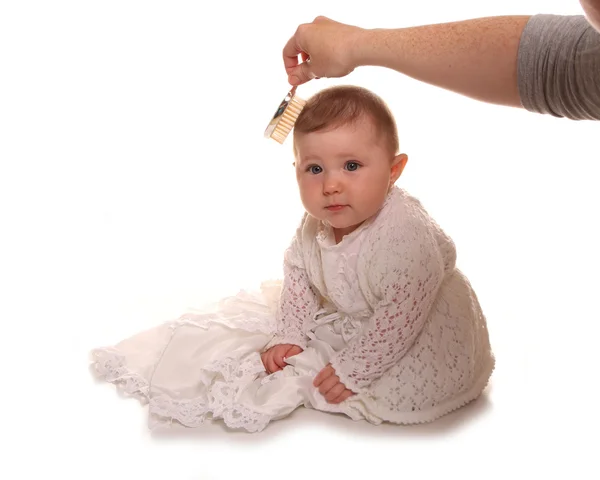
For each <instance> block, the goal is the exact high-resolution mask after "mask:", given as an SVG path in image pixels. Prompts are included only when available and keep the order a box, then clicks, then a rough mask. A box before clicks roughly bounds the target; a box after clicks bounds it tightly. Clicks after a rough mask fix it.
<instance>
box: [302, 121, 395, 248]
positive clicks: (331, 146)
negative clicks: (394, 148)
mask: <svg viewBox="0 0 600 480" xmlns="http://www.w3.org/2000/svg"><path fill="white" fill-rule="evenodd" d="M295 146H296V178H297V180H298V186H299V188H300V197H301V199H302V203H303V205H304V208H305V209H306V211H307V212H308V213H310V214H311V215H312V216H313V217H316V218H318V219H319V220H322V221H324V222H327V223H329V224H330V225H331V226H332V227H333V228H334V230H335V231H336V237H339V238H341V237H342V236H343V235H347V234H348V233H351V232H352V231H353V230H355V229H356V228H358V226H360V224H361V223H363V222H364V221H365V220H367V219H368V218H369V217H371V216H373V215H374V214H376V213H377V212H378V210H379V209H380V208H381V206H382V205H383V202H384V200H385V198H386V196H387V193H388V191H389V188H390V186H391V185H392V184H393V181H394V180H395V178H393V169H392V165H393V164H394V159H395V158H396V159H397V158H398V157H394V155H393V154H391V153H390V152H389V149H388V148H387V147H386V145H384V142H382V141H381V139H379V138H378V136H377V135H376V134H375V129H374V128H373V126H372V124H371V122H370V121H369V120H367V119H363V120H360V121H359V122H357V123H356V124H355V125H346V126H342V127H338V128H335V129H333V130H327V131H320V132H313V133H306V134H297V135H296V138H295ZM400 157H405V156H400Z"/></svg>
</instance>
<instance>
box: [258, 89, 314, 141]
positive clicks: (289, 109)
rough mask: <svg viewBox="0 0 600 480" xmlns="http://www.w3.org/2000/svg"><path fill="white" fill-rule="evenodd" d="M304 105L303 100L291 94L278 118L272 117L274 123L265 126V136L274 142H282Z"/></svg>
mask: <svg viewBox="0 0 600 480" xmlns="http://www.w3.org/2000/svg"><path fill="white" fill-rule="evenodd" d="M304 105H306V101H305V100H302V99H301V98H298V97H295V96H293V97H292V98H291V99H290V101H289V103H288V105H287V106H286V107H285V110H284V111H283V113H282V114H281V115H280V116H279V118H278V119H277V118H275V119H274V121H275V122H274V123H275V124H274V125H273V124H270V125H269V127H267V131H266V134H267V136H268V137H270V138H272V139H273V140H275V141H276V142H278V143H280V144H283V142H284V141H285V139H286V138H287V136H288V135H289V134H290V132H291V131H292V128H294V124H295V123H296V120H297V119H298V116H299V115H300V112H301V111H302V109H303V108H304Z"/></svg>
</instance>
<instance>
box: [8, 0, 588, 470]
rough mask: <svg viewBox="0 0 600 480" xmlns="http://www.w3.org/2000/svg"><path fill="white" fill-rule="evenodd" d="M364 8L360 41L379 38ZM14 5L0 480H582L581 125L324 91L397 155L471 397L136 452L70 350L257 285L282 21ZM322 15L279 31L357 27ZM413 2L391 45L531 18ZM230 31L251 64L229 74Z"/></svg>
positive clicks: (183, 437) (377, 82)
mask: <svg viewBox="0 0 600 480" xmlns="http://www.w3.org/2000/svg"><path fill="white" fill-rule="evenodd" d="M371 3H373V5H372V7H373V8H372V9H370V10H369V12H370V16H369V17H368V18H367V17H364V21H365V22H367V23H368V22H370V23H372V24H373V25H377V24H378V23H379V22H381V24H385V25H389V24H393V23H394V22H392V21H391V19H390V17H389V16H386V15H384V13H382V12H384V10H383V4H384V3H387V2H370V4H371ZM509 3H510V2H509ZM25 4H26V2H22V3H21V5H25ZM14 5H16V3H15V4H14ZM14 5H13V6H12V7H10V8H9V7H4V6H3V7H2V8H3V9H4V8H6V9H7V12H8V14H10V15H12V17H11V16H10V15H8V14H5V15H1V16H0V17H1V18H0V22H2V21H4V22H5V24H4V25H2V26H3V28H2V29H1V32H0V35H5V36H6V39H4V40H7V41H8V40H10V41H11V42H12V43H7V42H0V43H2V44H3V45H4V46H5V47H3V48H4V51H3V52H1V55H4V60H5V61H4V63H3V65H5V66H6V67H7V70H6V71H8V72H9V73H10V75H9V76H8V77H4V78H3V79H2V80H5V81H8V83H7V86H6V88H3V93H4V94H8V95H6V98H5V99H2V100H3V101H4V106H3V107H2V111H1V112H0V120H1V127H2V128H1V129H0V132H2V133H0V135H4V137H3V138H2V137H0V168H1V171H0V221H1V223H0V228H1V232H0V246H1V248H0V282H1V283H0V284H1V287H2V288H1V290H0V292H1V294H0V295H1V296H0V319H1V321H2V326H1V327H0V338H1V339H2V347H1V348H0V374H1V377H0V378H1V383H0V386H1V388H2V393H1V394H0V406H1V410H0V411H1V412H2V414H3V419H2V425H1V426H0V439H2V440H3V442H2V443H3V445H4V447H3V450H2V452H3V453H2V455H1V457H2V461H1V462H0V478H3V479H11V480H13V479H21V478H47V477H48V475H50V474H54V473H56V474H58V475H60V477H61V478H65V479H67V478H69V479H70V478H78V479H85V480H95V479H113V480H120V479H132V478H144V479H155V478H156V479H158V478H170V479H190V480H191V479H194V480H196V479H217V478H218V479H235V478H266V477H276V478H285V479H294V478H335V479H338V478H408V477H411V478H415V477H419V478H461V479H470V478H502V479H505V478H516V479H521V478H528V479H531V478H543V476H545V475H548V474H553V473H556V474H558V475H559V476H560V478H573V479H578V480H583V479H588V478H590V479H592V478H596V479H597V478H600V473H599V468H598V463H597V452H598V445H599V443H598V437H597V435H598V431H599V430H600V414H599V413H598V412H599V408H598V398H599V393H600V389H599V388H598V367H599V365H600V362H599V360H598V354H597V345H598V340H597V339H598V336H599V335H600V328H599V327H598V325H599V322H600V313H599V312H600V309H599V295H598V288H599V287H600V281H599V280H598V272H599V271H600V254H599V249H598V245H599V241H600V234H599V226H600V220H599V215H598V207H599V206H600V194H599V193H598V179H599V178H600V169H599V167H598V164H599V162H600V150H599V149H598V138H600V134H598V125H596V124H591V123H585V122H568V121H561V120H557V119H553V118H549V117H540V116H536V115H533V114H527V113H525V112H521V111H516V110H509V109H502V108H499V107H493V106H490V105H482V104H478V103H477V102H473V101H471V100H468V99H465V98H462V97H458V96H456V95H451V94H449V93H446V92H442V91H439V90H437V89H433V88H431V87H425V86H423V85H418V84H417V83H416V82H412V81H410V80H408V79H406V78H404V77H401V76H399V75H398V74H395V73H393V72H384V71H381V70H370V69H364V70H360V71H356V72H355V73H354V74H353V75H352V76H350V77H348V78H346V79H345V80H344V81H343V82H340V83H345V82H350V83H357V84H361V85H363V86H366V87H368V88H372V89H373V90H375V91H376V92H377V93H379V94H381V95H382V96H383V97H384V98H385V99H386V100H388V102H389V103H390V105H391V107H392V109H393V110H394V112H395V113H396V115H397V120H398V124H399V129H400V138H401V147H402V150H403V151H405V152H407V153H408V154H409V158H410V159H409V163H408V166H407V169H406V172H405V175H404V176H403V177H402V178H401V179H400V181H399V184H400V185H401V186H403V187H405V188H407V189H408V190H409V191H410V192H411V193H413V194H415V195H416V196H418V197H419V198H420V199H421V200H422V201H423V203H424V205H425V206H426V208H428V209H429V211H430V212H431V213H432V215H433V216H434V217H435V218H436V219H437V220H438V221H439V223H440V224H441V225H442V226H443V227H444V228H445V229H446V230H447V232H448V233H449V234H450V235H451V236H452V237H453V238H454V240H455V242H456V244H457V247H458V264H459V266H460V268H461V269H462V270H463V271H464V272H465V273H466V274H467V275H468V276H469V278H470V279H471V281H472V283H473V285H474V287H475V289H476V290H477V292H478V294H479V296H480V300H481V303H482V305H483V307H484V309H485V312H486V315H487V317H488V322H489V328H490V332H491V339H492V343H493V347H494V351H495V354H496V357H497V369H496V371H495V373H494V375H493V377H492V382H491V385H490V386H489V388H488V389H487V390H486V392H485V395H484V396H483V397H482V398H480V399H479V400H477V401H476V402H475V403H473V404H471V405H469V406H468V407H465V408H463V409H461V410H459V411H458V412H456V413H454V414H451V415H449V416H447V417H444V418H443V419H441V420H439V421H437V422H435V423H433V424H429V425H421V426H414V427H400V426H390V425H382V426H377V427H375V426H371V425H368V424H365V423H362V422H359V423H355V422H353V421H351V420H349V419H346V418H344V417H341V416H332V415H327V414H324V413H320V412H314V411H307V410H304V409H301V410H298V411H297V412H295V413H294V414H293V415H292V416H291V417H289V418H287V419H285V420H281V421H279V422H276V423H273V424H271V425H270V426H269V427H268V428H267V429H266V430H265V431H263V432H262V433H260V434H253V435H251V434H246V433H241V432H229V431H226V430H225V429H224V428H223V427H222V426H221V424H215V425H207V426H206V427H205V428H201V429H198V430H195V431H190V430H184V429H178V428H176V429H173V430H172V431H169V432H150V431H149V430H148V429H147V427H146V418H145V409H144V408H142V407H140V405H139V404H138V403H137V401H135V400H133V399H124V398H121V397H120V396H119V395H118V394H116V392H115V389H114V388H113V387H112V386H110V385H104V384H97V383H96V382H94V380H93V379H92V376H91V375H90V373H89V371H88V359H87V353H88V351H89V350H90V349H91V348H93V347H95V346H100V345H107V344H111V343H114V342H117V341H119V340H120V339H122V338H124V337H125V336H128V335H130V334H132V333H135V332H137V331H139V330H141V329H144V328H148V327H151V326H154V325H156V324H157V323H160V322H162V321H165V320H170V319H172V318H175V317H177V316H179V315H180V314H181V313H183V312H184V311H186V310H187V309H188V308H193V307H199V306H201V305H202V304H204V303H206V302H210V301H212V300H216V299H218V298H220V297H222V296H224V295H228V294H232V293H235V292H236V291H237V290H238V289H240V288H251V287H252V286H254V285H256V284H257V283H258V282H260V281H261V280H263V279H267V278H272V277H276V276H278V275H279V274H280V268H281V252H282V250H283V249H284V248H285V246H286V245H287V242H288V241H289V239H290V238H291V235H292V233H293V230H294V228H295V225H296V223H297V221H298V220H299V215H300V213H301V205H300V204H299V200H298V198H297V192H296V188H295V184H294V178H293V172H292V167H291V162H292V156H291V149H290V144H289V143H286V144H285V145H284V146H283V147H282V146H279V145H277V144H275V142H272V141H267V140H264V139H263V138H262V131H263V130H264V127H265V126H266V122H268V120H269V118H270V115H271V114H272V113H273V111H274V110H275V108H276V107H277V105H278V103H279V101H280V100H281V98H282V97H283V95H284V94H285V91H286V88H287V86H286V83H285V78H284V77H283V76H282V75H281V65H280V63H279V62H280V59H279V54H280V49H281V46H282V45H281V43H282V41H283V40H282V39H283V38H284V37H286V36H287V35H289V33H291V31H293V28H294V25H295V24H296V23H297V22H296V21H295V20H294V17H292V16H291V14H292V13H293V8H292V6H286V7H285V11H282V21H281V22H280V23H277V22H273V23H271V24H270V26H271V27H272V30H270V31H268V29H266V27H267V23H268V22H267V21H266V17H265V19H264V20H263V22H262V23H259V24H258V26H259V30H260V31H261V32H262V33H261V34H262V36H258V37H253V36H252V35H254V34H256V25H254V26H251V25H247V24H246V23H244V22H243V18H244V17H247V16H248V15H249V13H251V12H250V10H251V8H250V7H249V6H244V5H249V4H243V5H239V6H237V7H236V10H235V11H236V16H235V20H232V22H233V25H232V28H233V30H231V31H230V32H229V33H230V34H231V35H230V36H227V35H225V34H224V33H223V30H222V28H221V27H219V25H222V23H219V22H217V21H215V22H212V21H211V20H210V18H211V17H209V16H207V15H203V14H204V13H206V12H204V11H201V9H200V7H195V6H193V5H192V4H185V5H184V4H179V3H178V4H177V5H176V6H175V5H174V4H171V3H169V4H165V5H164V6H162V7H157V6H155V5H154V6H152V7H149V6H146V7H144V6H142V5H146V4H142V3H137V2H131V3H129V2H126V3H123V2H105V3H104V4H103V5H104V6H102V7H100V6H96V7H92V6H90V5H87V4H85V6H83V5H84V4H82V3H81V2H72V3H69V2H53V7H49V6H48V4H46V3H44V4H43V5H46V6H45V7H44V6H43V5H42V4H41V3H40V4H39V5H38V6H37V7H36V9H33V10H28V9H26V8H25V6H22V7H16V6H14ZM227 5H228V4H223V5H222V6H219V7H218V8H219V9H220V10H219V12H220V13H221V14H222V15H224V14H225V11H226V10H227V8H228V7H227ZM340 5H341V4H338V5H337V9H336V8H333V7H330V6H328V7H327V9H326V10H327V11H325V12H321V11H320V10H319V8H320V6H319V5H317V4H316V3H314V4H313V3H310V2H308V3H307V9H306V11H305V12H304V13H303V15H302V17H303V21H304V20H310V19H311V18H312V17H314V16H315V15H316V14H317V13H325V14H327V15H330V16H332V17H334V18H335V17H336V15H335V14H336V12H343V14H342V13H340V14H339V15H337V18H338V19H340V20H343V21H348V22H350V21H355V22H357V23H358V22H360V20H361V18H363V17H362V15H363V14H364V13H365V10H363V9H361V8H360V7H358V6H351V7H348V6H347V5H346V2H344V5H346V6H345V7H344V9H342V7H341V6H340ZM428 5H429V3H428V4H427V5H425V4H424V6H420V7H419V8H418V9H417V8H416V7H415V8H414V9H413V6H411V7H410V9H409V7H408V6H406V7H402V8H400V7H398V12H397V14H398V16H399V17H400V16H401V15H403V16H402V18H404V19H405V20H404V21H403V22H402V25H406V24H411V23H419V22H433V21H437V20H440V19H457V18H464V17H467V16H474V15H480V14H487V13H493V14H497V13H512V12H513V11H515V12H516V13H523V11H524V10H525V11H526V12H527V11H528V12H529V13H531V12H536V11H540V10H544V11H551V10H552V9H551V8H550V7H548V8H547V9H545V8H544V7H543V6H542V4H541V3H540V2H531V8H530V9H528V8H526V7H527V6H523V4H518V5H517V3H512V4H510V5H508V6H507V5H504V4H503V6H502V9H500V6H497V7H496V9H495V10H494V11H493V12H492V11H489V9H488V10H486V12H483V11H482V9H481V8H483V7H480V6H478V5H480V2H479V3H477V4H474V3H472V4H471V6H472V9H471V10H469V9H468V8H466V7H464V8H463V10H461V13H460V14H459V13H455V12H453V11H448V12H446V14H445V15H441V16H440V15H434V17H435V18H434V19H431V18H430V17H428V12H429V11H430V9H429V6H428ZM440 5H441V4H440ZM444 5H446V4H445V3H444ZM511 6H514V8H515V9H516V8H517V7H518V8H519V11H516V10H511V9H510V7H511ZM272 8H275V7H274V6H272ZM277 8H279V6H278V7H277ZM282 8H283V7H282ZM553 8H554V7H553ZM573 10H575V12H576V11H577V5H575V6H572V8H571V11H569V12H567V13H572V12H573ZM554 11H557V10H556V9H554ZM7 12H5V13H7ZM377 12H379V13H377ZM563 12H564V10H563ZM560 13H562V12H560ZM201 14H202V15H201ZM284 14H285V15H284ZM304 17H306V18H304ZM7 19H12V22H11V21H8V20H7ZM48 19H51V20H52V22H50V23H48ZM7 32H8V33H7ZM265 32H266V33H265ZM224 35H225V36H227V38H225V37H224ZM230 37H231V38H233V39H235V38H246V37H247V38H255V40H253V41H254V43H255V46H256V49H257V51H262V52H263V53H262V54H261V55H257V56H254V57H252V56H250V55H249V56H247V57H246V56H244V57H243V58H238V57H233V55H234V53H235V50H236V48H235V45H234V44H232V43H228V41H229V42H231V38H230ZM211 38H212V39H213V40H212V43H209V44H210V45H216V46H214V48H207V49H204V50H203V51H202V52H199V51H198V49H199V45H206V42H207V41H209V40H211ZM228 39H229V40H228ZM203 42H204V43H203ZM7 45H12V47H11V48H7V47H6V46H7ZM220 55H231V56H232V57H231V58H236V62H237V63H236V64H235V65H231V64H230V63H231V62H225V61H223V60H220ZM200 58H202V62H204V63H202V62H201V61H200ZM256 70H258V71H260V72H262V75H263V76H262V77H260V78H256V77H255V76H249V77H248V78H245V77H244V76H243V72H253V71H256ZM6 79H8V80H6ZM2 80H0V81H2ZM330 83H335V81H326V80H323V81H322V83H320V84H317V83H314V85H312V86H307V87H306V88H305V89H304V91H303V92H302V95H305V96H307V95H310V93H312V91H314V90H316V89H317V88H320V87H321V86H324V85H327V84H330ZM240 102H242V103H240ZM390 470H391V472H392V473H390Z"/></svg>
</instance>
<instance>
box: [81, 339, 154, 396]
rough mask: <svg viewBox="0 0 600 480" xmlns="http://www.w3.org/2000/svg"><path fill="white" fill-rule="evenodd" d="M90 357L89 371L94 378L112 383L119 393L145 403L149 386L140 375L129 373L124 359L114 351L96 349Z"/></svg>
mask: <svg viewBox="0 0 600 480" xmlns="http://www.w3.org/2000/svg"><path fill="white" fill-rule="evenodd" d="M91 357H92V365H91V370H92V373H93V374H94V376H95V377H96V378H98V379H100V380H104V381H106V382H110V383H113V384H115V386H116V387H117V389H118V390H119V391H122V392H124V393H126V394H128V395H131V396H133V397H136V398H138V399H139V400H140V401H142V402H143V403H146V402H147V400H148V393H149V391H150V385H149V384H148V382H147V381H146V380H145V379H144V378H142V377H141V376H140V375H137V374H134V373H132V372H130V371H129V369H128V368H127V367H126V366H125V357H124V356H123V355H121V354H119V353H118V352H117V350H116V349H114V348H98V349H95V350H93V351H92V353H91Z"/></svg>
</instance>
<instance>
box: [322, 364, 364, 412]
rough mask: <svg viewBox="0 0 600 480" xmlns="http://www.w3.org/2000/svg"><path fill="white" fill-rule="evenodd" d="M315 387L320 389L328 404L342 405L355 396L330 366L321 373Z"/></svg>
mask: <svg viewBox="0 0 600 480" xmlns="http://www.w3.org/2000/svg"><path fill="white" fill-rule="evenodd" d="M313 385H314V386H315V387H319V392H320V393H321V395H323V396H324V397H325V400H327V403H341V402H343V401H344V400H346V399H347V398H348V397H351V396H352V395H354V392H353V391H352V390H348V389H347V388H346V385H344V384H343V383H342V382H340V377H338V376H337V375H336V374H335V369H334V368H333V367H332V366H331V365H330V364H328V365H327V366H326V367H325V368H324V369H323V370H321V371H320V372H319V374H318V375H317V376H316V377H315V380H314V382H313Z"/></svg>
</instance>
